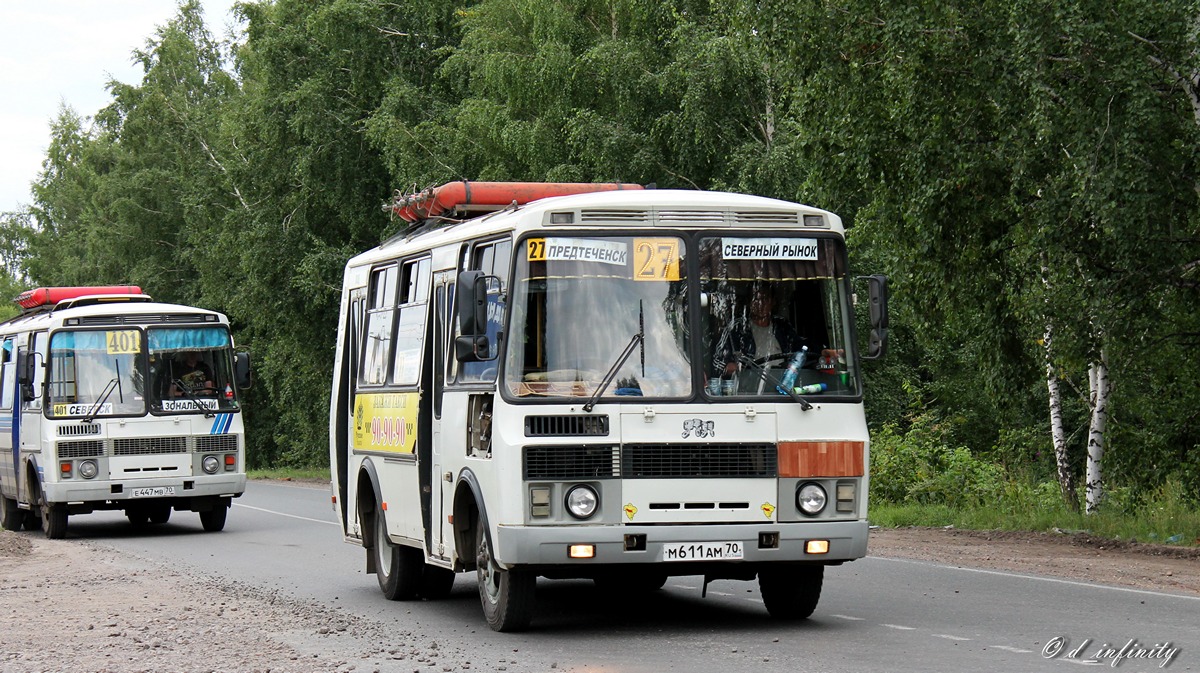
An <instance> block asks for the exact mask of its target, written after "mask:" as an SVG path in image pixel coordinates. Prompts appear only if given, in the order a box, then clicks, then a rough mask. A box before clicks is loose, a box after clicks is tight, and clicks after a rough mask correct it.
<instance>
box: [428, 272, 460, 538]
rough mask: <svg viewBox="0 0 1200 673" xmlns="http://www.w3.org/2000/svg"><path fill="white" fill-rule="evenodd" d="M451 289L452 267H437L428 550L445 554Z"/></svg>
mask: <svg viewBox="0 0 1200 673" xmlns="http://www.w3.org/2000/svg"><path fill="white" fill-rule="evenodd" d="M453 292H454V270H453V269H450V270H447V271H438V272H437V273H435V274H434V275H433V301H431V302H430V306H431V307H432V312H433V314H432V315H431V316H430V318H431V320H430V326H431V328H432V334H433V339H432V342H433V343H432V345H433V348H432V350H431V355H432V362H431V370H432V371H431V373H432V375H433V380H432V381H431V382H430V386H429V390H430V393H431V395H432V398H433V399H432V402H433V427H432V432H431V435H432V439H433V442H432V443H433V446H432V451H431V452H430V453H431V455H430V463H431V468H432V472H433V483H432V484H431V486H432V488H433V494H432V495H433V497H432V498H431V499H430V519H431V521H430V523H431V524H432V540H431V542H432V544H431V546H430V553H431V554H433V555H434V556H438V557H442V558H445V557H447V556H448V555H449V554H448V550H447V549H446V540H447V535H446V528H447V527H448V525H449V524H448V523H447V522H446V514H445V513H446V512H450V511H453V510H452V506H451V502H450V501H451V499H452V498H453V497H454V481H453V475H451V479H450V481H447V480H446V478H445V474H444V473H443V471H444V470H445V469H446V464H445V462H444V460H443V458H442V450H443V448H444V446H445V444H444V442H445V441H446V439H445V435H444V434H443V432H442V424H443V418H442V393H443V391H444V390H445V387H446V358H447V357H448V355H449V354H450V343H449V334H450V330H449V327H450V322H449V320H450V304H451V302H450V301H449V297H451V296H453Z"/></svg>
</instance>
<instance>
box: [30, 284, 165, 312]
mask: <svg viewBox="0 0 1200 673" xmlns="http://www.w3.org/2000/svg"><path fill="white" fill-rule="evenodd" d="M13 301H15V302H16V303H17V305H18V306H20V307H21V309H22V313H34V312H37V311H51V310H54V309H55V308H58V307H59V305H60V304H61V303H63V302H71V303H70V305H71V306H79V305H82V304H85V303H88V304H95V303H100V302H104V301H150V296H149V295H147V294H145V293H143V292H142V288H140V287H138V286H137V285H90V286H74V287H39V288H34V289H32V290H26V291H24V292H22V293H21V294H19V295H17V297H16V299H14V300H13ZM64 308H65V307H64Z"/></svg>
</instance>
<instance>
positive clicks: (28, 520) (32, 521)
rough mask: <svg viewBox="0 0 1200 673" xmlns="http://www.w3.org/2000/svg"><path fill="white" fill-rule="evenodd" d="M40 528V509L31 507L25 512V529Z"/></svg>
mask: <svg viewBox="0 0 1200 673" xmlns="http://www.w3.org/2000/svg"><path fill="white" fill-rule="evenodd" d="M41 529H42V512H41V510H40V509H32V510H29V511H27V512H25V530H41Z"/></svg>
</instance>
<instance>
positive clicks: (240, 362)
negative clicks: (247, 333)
mask: <svg viewBox="0 0 1200 673" xmlns="http://www.w3.org/2000/svg"><path fill="white" fill-rule="evenodd" d="M233 376H234V379H235V380H236V381H237V385H238V388H241V389H242V390H246V389H247V388H249V387H250V386H252V385H254V377H253V375H251V374H250V354H249V353H246V352H244V351H243V352H240V353H237V354H236V355H234V358H233Z"/></svg>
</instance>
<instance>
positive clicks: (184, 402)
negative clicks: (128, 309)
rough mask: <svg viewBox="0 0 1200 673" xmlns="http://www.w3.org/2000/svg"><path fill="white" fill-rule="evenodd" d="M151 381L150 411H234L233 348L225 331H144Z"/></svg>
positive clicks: (227, 332)
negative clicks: (152, 383)
mask: <svg viewBox="0 0 1200 673" xmlns="http://www.w3.org/2000/svg"><path fill="white" fill-rule="evenodd" d="M146 340H147V342H148V346H149V348H148V353H149V356H150V371H151V372H153V378H154V381H155V385H154V390H153V391H152V393H151V395H152V399H151V403H150V404H151V410H152V411H155V412H165V413H179V412H197V411H208V412H211V411H225V410H231V409H236V408H237V407H238V403H237V397H236V394H235V392H234V385H233V348H232V342H231V340H230V338H229V331H228V330H226V329H225V328H224V327H176V328H157V327H156V328H150V329H148V330H146Z"/></svg>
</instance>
